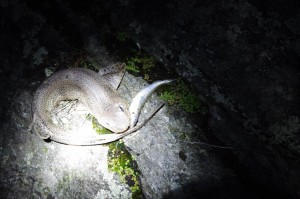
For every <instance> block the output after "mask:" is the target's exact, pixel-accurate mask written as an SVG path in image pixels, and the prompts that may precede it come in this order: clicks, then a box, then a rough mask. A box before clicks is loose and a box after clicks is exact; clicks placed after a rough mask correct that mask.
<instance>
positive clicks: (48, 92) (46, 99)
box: [32, 68, 130, 139]
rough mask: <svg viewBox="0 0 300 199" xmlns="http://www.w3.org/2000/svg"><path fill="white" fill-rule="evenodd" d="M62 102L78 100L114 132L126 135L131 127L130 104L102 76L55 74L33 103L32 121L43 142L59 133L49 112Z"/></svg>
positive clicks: (72, 71) (79, 71)
mask: <svg viewBox="0 0 300 199" xmlns="http://www.w3.org/2000/svg"><path fill="white" fill-rule="evenodd" d="M62 100H79V101H80V102H81V103H82V104H84V105H85V106H86V107H87V108H88V109H89V111H90V112H91V113H92V115H94V116H95V117H96V118H97V120H98V122H99V123H100V124H101V125H102V126H104V127H105V128H107V129H109V130H111V131H112V132H116V133H119V132H124V131H125V130H127V129H128V127H129V122H130V116H129V113H128V103H127V101H126V100H125V99H123V98H122V97H121V96H120V95H119V94H118V93H117V92H116V90H114V89H113V88H112V87H111V85H110V84H109V83H108V82H107V81H106V80H105V79H104V78H102V76H100V75H99V74H97V73H96V72H94V71H92V70H88V69H82V68H72V69H67V70H62V71H58V72H56V73H54V74H53V75H52V76H50V77H49V78H48V79H47V80H46V81H44V82H43V83H42V85H41V86H40V87H39V88H38V89H37V91H36V93H35V96H34V99H33V104H32V111H33V114H34V115H33V120H34V123H35V125H37V126H38V128H40V130H42V131H44V132H46V133H44V134H43V133H40V136H41V137H42V138H44V139H46V138H48V137H50V136H53V135H55V134H60V133H61V129H59V128H57V127H56V125H54V124H52V122H51V121H50V118H49V112H50V111H51V110H52V109H53V108H54V107H55V106H56V105H57V104H58V103H59V102H60V101H62Z"/></svg>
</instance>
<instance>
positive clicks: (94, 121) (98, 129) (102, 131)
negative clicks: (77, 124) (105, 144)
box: [86, 114, 112, 135]
mask: <svg viewBox="0 0 300 199" xmlns="http://www.w3.org/2000/svg"><path fill="white" fill-rule="evenodd" d="M86 118H87V119H88V120H91V122H92V125H93V129H94V130H95V131H96V133H97V134H99V135H101V134H109V133H112V132H111V131H110V130H108V129H106V128H104V127H103V126H102V125H100V124H99V123H98V121H97V119H96V118H95V117H94V116H92V115H91V114H88V115H87V116H86Z"/></svg>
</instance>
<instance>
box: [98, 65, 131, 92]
mask: <svg viewBox="0 0 300 199" xmlns="http://www.w3.org/2000/svg"><path fill="white" fill-rule="evenodd" d="M125 68H126V65H125V63H115V64H112V65H109V66H107V67H105V68H101V69H100V70H99V71H98V74H99V75H101V76H102V77H103V78H104V79H105V80H106V81H107V82H108V83H109V84H110V85H111V86H112V87H113V88H114V89H117V88H118V87H119V85H120V83H121V81H122V78H123V76H124V74H125Z"/></svg>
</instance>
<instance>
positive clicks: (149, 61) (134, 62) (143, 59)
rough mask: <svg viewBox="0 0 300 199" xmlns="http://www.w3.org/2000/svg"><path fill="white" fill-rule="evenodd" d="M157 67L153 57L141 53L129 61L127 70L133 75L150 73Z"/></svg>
mask: <svg viewBox="0 0 300 199" xmlns="http://www.w3.org/2000/svg"><path fill="white" fill-rule="evenodd" d="M154 67H155V60H154V58H153V57H151V56H149V55H147V54H145V53H143V52H142V51H139V52H138V53H136V54H135V56H133V57H130V58H128V59H127V62H126V69H127V70H128V71H131V72H133V73H140V71H143V72H144V73H147V72H150V70H151V69H152V68H154Z"/></svg>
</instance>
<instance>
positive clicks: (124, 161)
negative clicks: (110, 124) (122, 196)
mask: <svg viewBox="0 0 300 199" xmlns="http://www.w3.org/2000/svg"><path fill="white" fill-rule="evenodd" d="M108 169H109V170H110V171H112V172H116V173H118V174H119V176H120V179H121V181H122V182H124V183H127V184H128V185H129V187H130V189H131V192H132V198H133V199H136V198H143V197H142V191H141V184H140V180H139V171H138V169H137V164H136V161H135V160H134V158H133V157H132V156H131V154H130V153H129V152H128V151H127V150H126V148H125V145H124V142H122V141H118V142H113V143H110V144H109V151H108Z"/></svg>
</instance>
